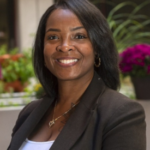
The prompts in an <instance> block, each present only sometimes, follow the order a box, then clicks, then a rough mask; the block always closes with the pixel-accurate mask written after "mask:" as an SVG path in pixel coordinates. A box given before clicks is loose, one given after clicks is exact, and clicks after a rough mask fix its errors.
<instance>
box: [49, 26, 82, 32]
mask: <svg viewBox="0 0 150 150" xmlns="http://www.w3.org/2000/svg"><path fill="white" fill-rule="evenodd" d="M83 28H84V27H83V26H81V27H75V28H72V29H71V31H75V30H79V29H83ZM49 31H54V32H61V30H60V29H55V28H50V29H48V30H47V31H46V32H49Z"/></svg>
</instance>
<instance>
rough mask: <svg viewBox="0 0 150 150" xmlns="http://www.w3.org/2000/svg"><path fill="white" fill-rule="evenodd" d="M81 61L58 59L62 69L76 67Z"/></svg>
mask: <svg viewBox="0 0 150 150" xmlns="http://www.w3.org/2000/svg"><path fill="white" fill-rule="evenodd" d="M78 61H79V59H57V62H58V64H59V65H60V66H62V67H71V66H73V65H75V64H76V63H77V62H78Z"/></svg>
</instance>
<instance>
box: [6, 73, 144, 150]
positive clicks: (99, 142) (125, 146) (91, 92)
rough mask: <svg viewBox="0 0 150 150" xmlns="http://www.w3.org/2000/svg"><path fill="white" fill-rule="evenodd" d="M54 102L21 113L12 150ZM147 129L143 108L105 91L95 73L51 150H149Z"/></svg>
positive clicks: (43, 101) (35, 104)
mask: <svg viewBox="0 0 150 150" xmlns="http://www.w3.org/2000/svg"><path fill="white" fill-rule="evenodd" d="M53 100H54V98H49V97H48V96H45V97H44V98H43V99H41V100H37V101H33V102H31V103H30V104H28V105H27V106H26V107H25V108H24V109H23V110H22V111H21V113H20V114H19V117H18V120H17V122H16V125H15V127H14V129H13V133H12V140H11V143H10V146H9V148H8V149H9V150H18V149H19V147H20V146H21V145H22V143H23V142H24V140H25V139H26V138H27V137H28V136H29V134H30V133H31V132H32V130H33V129H34V128H35V126H36V125H37V123H38V122H39V121H40V120H41V118H42V116H43V115H44V114H45V112H46V111H47V109H48V108H49V107H50V106H51V104H52V102H53ZM145 128H146V125H145V114H144V110H143V108H142V107H141V105H140V104H138V103H137V102H135V101H134V100H129V99H128V98H127V97H125V96H123V95H122V94H120V93H118V92H116V91H114V90H111V89H109V88H108V87H106V86H105V84H104V82H103V81H102V79H101V78H100V77H99V76H98V75H97V74H96V73H95V75H94V77H93V80H92V82H91V83H90V85H89V87H88V88H87V90H86V91H85V93H84V94H83V96H82V98H81V101H80V103H79V104H78V105H77V107H76V109H75V111H74V112H73V113H72V115H71V117H70V118H69V120H68V122H67V123H66V125H65V126H64V128H63V129H62V131H61V133H60V134H59V136H58V137H57V139H56V140H55V142H54V144H53V145H52V147H51V149H50V150H146V133H145Z"/></svg>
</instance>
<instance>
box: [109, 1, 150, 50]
mask: <svg viewBox="0 0 150 150" xmlns="http://www.w3.org/2000/svg"><path fill="white" fill-rule="evenodd" d="M146 5H150V1H145V2H143V3H142V4H140V5H137V4H136V3H133V2H130V1H126V2H123V3H120V4H118V5H117V6H115V7H114V8H113V9H112V10H111V11H110V13H109V15H108V17H107V21H108V23H109V26H110V29H111V30H112V32H113V37H114V40H115V43H116V46H117V49H118V51H119V52H121V51H123V50H124V49H126V48H127V47H130V46H133V45H135V44H138V43H150V40H149V38H150V30H149V28H148V25H150V18H149V17H148V16H146V15H143V14H139V13H138V12H139V11H140V10H141V9H143V7H144V6H146ZM127 6H132V7H133V10H132V11H131V12H129V13H119V14H118V13H117V11H119V10H121V9H122V8H124V7H127Z"/></svg>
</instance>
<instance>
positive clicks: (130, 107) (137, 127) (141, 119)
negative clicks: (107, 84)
mask: <svg viewBox="0 0 150 150" xmlns="http://www.w3.org/2000/svg"><path fill="white" fill-rule="evenodd" d="M97 111H98V114H99V121H100V124H101V127H103V139H105V140H104V141H105V142H104V145H105V144H106V147H109V146H108V145H110V147H109V148H108V149H111V148H112V147H114V149H117V148H118V149H122V147H124V149H128V150H129V149H137V150H144V149H145V141H146V136H145V135H146V133H145V131H146V123H145V112H144V109H143V107H142V106H141V105H140V104H139V103H138V102H136V101H135V100H130V99H129V98H128V97H126V96H124V95H122V94H120V93H118V92H117V91H114V90H111V89H106V90H105V91H104V93H103V95H102V96H101V97H100V98H99V105H98V108H97ZM116 141H117V142H116ZM108 143H109V144H108ZM118 143H119V144H118ZM124 143H126V145H124ZM137 143H138V144H137Z"/></svg>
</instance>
